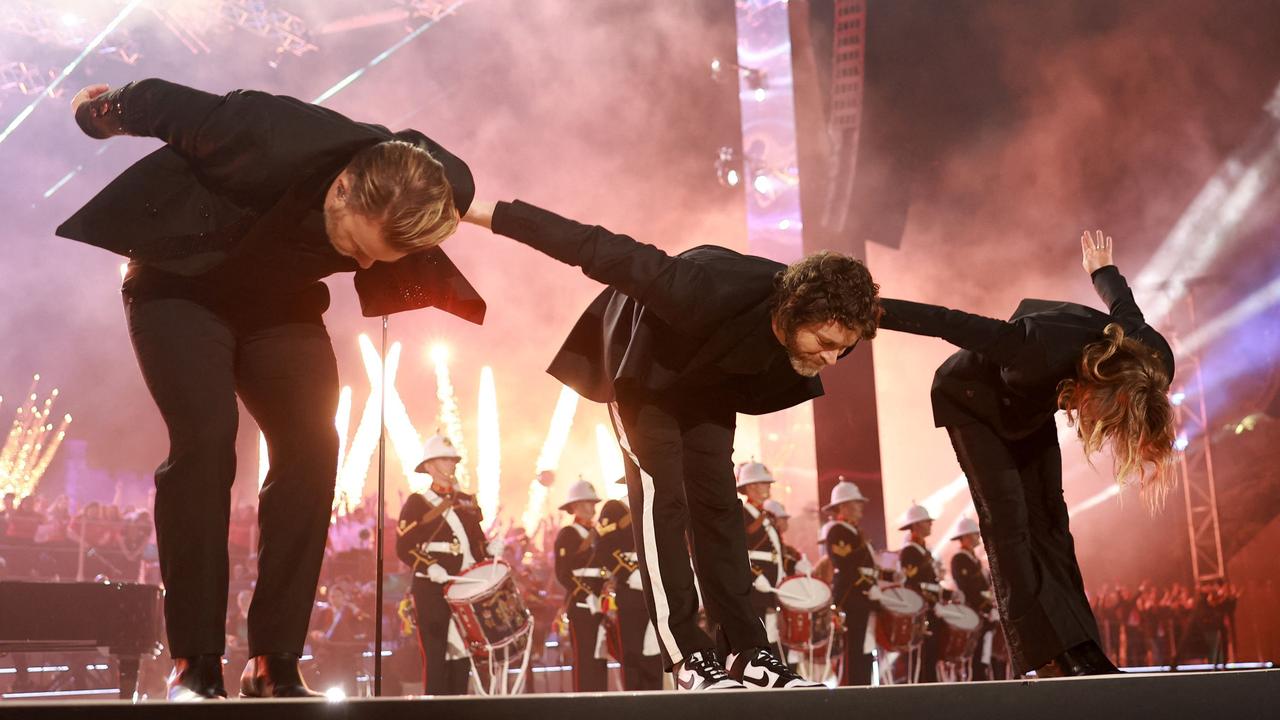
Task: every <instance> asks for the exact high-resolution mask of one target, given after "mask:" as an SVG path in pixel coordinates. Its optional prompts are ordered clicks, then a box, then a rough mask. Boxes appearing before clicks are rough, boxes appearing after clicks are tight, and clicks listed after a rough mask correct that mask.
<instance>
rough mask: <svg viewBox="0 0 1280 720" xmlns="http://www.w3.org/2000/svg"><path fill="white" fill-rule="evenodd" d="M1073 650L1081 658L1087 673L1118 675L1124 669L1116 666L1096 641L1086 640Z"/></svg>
mask: <svg viewBox="0 0 1280 720" xmlns="http://www.w3.org/2000/svg"><path fill="white" fill-rule="evenodd" d="M1073 650H1074V651H1075V652H1076V654H1077V655H1079V656H1080V657H1081V659H1082V661H1083V662H1082V664H1083V665H1084V666H1085V667H1086V668H1087V669H1088V671H1089V672H1088V673H1086V674H1088V675H1119V674H1121V673H1123V672H1124V671H1123V670H1121V669H1120V668H1118V667H1116V664H1115V663H1113V662H1111V658H1109V657H1107V654H1106V653H1104V652H1102V648H1100V647H1098V645H1097V644H1096V643H1093V642H1086V643H1081V644H1080V645H1077V646H1076V647H1075V648H1073Z"/></svg>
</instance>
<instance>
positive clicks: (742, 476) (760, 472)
mask: <svg viewBox="0 0 1280 720" xmlns="http://www.w3.org/2000/svg"><path fill="white" fill-rule="evenodd" d="M771 482H773V473H770V472H769V468H767V467H765V464H764V463H758V462H754V461H753V462H745V463H742V464H741V465H739V466H738V489H739V490H741V489H742V488H744V487H746V486H748V485H754V484H756V483H771Z"/></svg>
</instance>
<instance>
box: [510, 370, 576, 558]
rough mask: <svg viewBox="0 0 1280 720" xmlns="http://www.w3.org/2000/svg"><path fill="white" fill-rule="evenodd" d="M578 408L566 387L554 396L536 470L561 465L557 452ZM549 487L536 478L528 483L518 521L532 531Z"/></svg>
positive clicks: (543, 506) (572, 393)
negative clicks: (527, 497) (549, 426)
mask: <svg viewBox="0 0 1280 720" xmlns="http://www.w3.org/2000/svg"><path fill="white" fill-rule="evenodd" d="M577 411H578V394H577V393H575V392H574V391H573V390H570V389H569V388H568V387H564V388H561V389H560V398H559V399H558V400H556V409H555V411H554V412H553V413H552V414H551V429H550V430H548V431H547V439H546V440H544V441H543V443H542V451H541V452H540V453H538V466H537V468H536V470H537V472H538V473H542V472H545V471H552V472H554V471H555V469H556V468H557V467H558V466H559V465H560V455H561V454H562V453H563V452H564V446H565V443H567V442H568V441H569V429H570V428H572V427H573V416H574V414H575V413H576V412H577ZM549 492H550V488H548V487H546V486H544V485H543V484H542V483H540V482H538V480H537V479H536V478H535V479H534V480H532V481H531V482H530V483H529V500H528V502H526V503H525V508H524V516H523V517H522V518H521V524H522V525H524V529H525V530H526V531H527V532H529V533H532V532H533V529H534V528H536V527H538V522H539V521H541V520H542V513H543V510H544V508H545V507H546V504H547V494H548V493H549Z"/></svg>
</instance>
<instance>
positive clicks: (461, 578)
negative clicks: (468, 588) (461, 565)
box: [449, 575, 488, 583]
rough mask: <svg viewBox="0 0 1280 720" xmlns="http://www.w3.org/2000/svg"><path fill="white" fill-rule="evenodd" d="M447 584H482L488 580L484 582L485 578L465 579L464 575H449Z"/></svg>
mask: <svg viewBox="0 0 1280 720" xmlns="http://www.w3.org/2000/svg"><path fill="white" fill-rule="evenodd" d="M449 582H460V583H482V582H488V580H486V579H485V578H473V577H467V576H466V575H450V576H449Z"/></svg>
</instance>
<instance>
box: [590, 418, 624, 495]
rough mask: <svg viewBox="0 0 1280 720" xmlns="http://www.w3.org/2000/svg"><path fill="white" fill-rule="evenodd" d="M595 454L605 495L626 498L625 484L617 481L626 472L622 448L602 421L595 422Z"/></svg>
mask: <svg viewBox="0 0 1280 720" xmlns="http://www.w3.org/2000/svg"><path fill="white" fill-rule="evenodd" d="M596 454H597V455H598V456H599V457H600V477H601V479H602V481H603V482H604V492H605V496H606V497H607V498H609V499H610V500H624V499H626V497H627V486H626V485H619V484H618V483H617V480H618V478H620V477H622V476H623V474H624V473H625V472H626V470H625V469H624V468H623V465H622V449H621V448H619V447H618V441H617V439H615V438H614V437H613V433H612V432H610V431H609V428H608V427H606V426H605V424H604V423H596Z"/></svg>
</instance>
